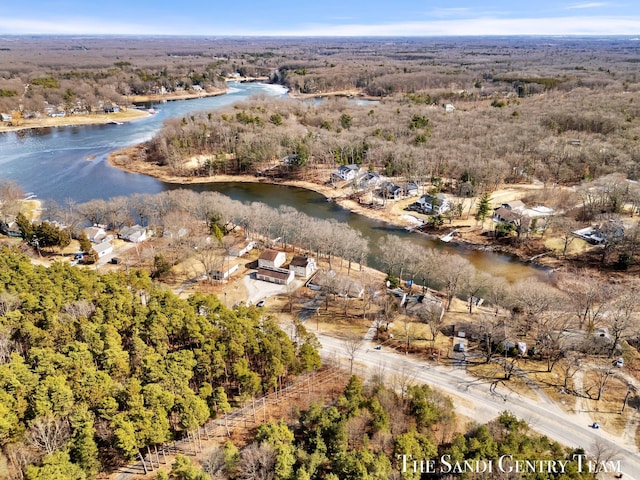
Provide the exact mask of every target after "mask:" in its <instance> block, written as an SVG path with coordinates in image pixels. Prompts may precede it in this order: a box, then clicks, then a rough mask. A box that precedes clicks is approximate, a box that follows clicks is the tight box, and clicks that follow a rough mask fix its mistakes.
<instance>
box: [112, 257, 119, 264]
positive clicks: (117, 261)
mask: <svg viewBox="0 0 640 480" xmlns="http://www.w3.org/2000/svg"><path fill="white" fill-rule="evenodd" d="M111 263H113V264H114V265H118V264H119V263H120V259H119V258H118V257H113V258H112V259H111Z"/></svg>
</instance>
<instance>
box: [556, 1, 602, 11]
mask: <svg viewBox="0 0 640 480" xmlns="http://www.w3.org/2000/svg"><path fill="white" fill-rule="evenodd" d="M607 5H608V3H606V2H588V3H576V4H573V5H568V6H567V7H566V9H567V10H576V9H584V8H600V7H606V6H607Z"/></svg>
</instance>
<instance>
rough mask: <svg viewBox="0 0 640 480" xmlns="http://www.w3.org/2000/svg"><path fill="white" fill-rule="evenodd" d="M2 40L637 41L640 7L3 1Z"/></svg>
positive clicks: (518, 2)
mask: <svg viewBox="0 0 640 480" xmlns="http://www.w3.org/2000/svg"><path fill="white" fill-rule="evenodd" d="M0 34H70V35H75V34H96V35H103V34H116V35H120V34H140V35H209V36H210V35H219V36H227V35H243V36H245V35H251V36H264V35H270V36H271V35H273V36H434V35H435V36H437V35H639V36H640V2H638V0H620V1H583V2H580V1H575V2H571V1H566V2H565V1H548V0H535V1H522V0H509V1H506V0H493V1H490V0H448V1H447V0H422V1H419V0H413V1H412V0H368V1H362V0H296V1H292V0H279V1H273V2H269V1H267V0H243V1H240V2H238V3H235V2H233V1H225V2H220V1H215V0H171V1H169V0H153V1H149V0H145V1H141V0H127V1H124V0H103V1H102V2H95V1H93V0H27V1H26V2H17V1H11V0H0Z"/></svg>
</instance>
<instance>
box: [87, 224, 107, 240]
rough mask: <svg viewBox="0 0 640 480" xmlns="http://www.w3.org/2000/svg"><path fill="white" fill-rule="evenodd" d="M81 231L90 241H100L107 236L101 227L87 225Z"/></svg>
mask: <svg viewBox="0 0 640 480" xmlns="http://www.w3.org/2000/svg"><path fill="white" fill-rule="evenodd" d="M82 231H83V232H84V234H85V235H86V236H87V238H88V239H89V241H90V242H91V243H102V242H103V241H104V240H106V238H107V232H105V231H104V228H102V227H88V228H85V229H83V230H82Z"/></svg>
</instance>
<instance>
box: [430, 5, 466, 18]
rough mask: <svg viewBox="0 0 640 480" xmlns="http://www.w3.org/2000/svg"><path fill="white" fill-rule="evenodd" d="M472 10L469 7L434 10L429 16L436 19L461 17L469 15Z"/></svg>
mask: <svg viewBox="0 0 640 480" xmlns="http://www.w3.org/2000/svg"><path fill="white" fill-rule="evenodd" d="M470 13H471V9H469V8H467V7H451V8H434V9H433V10H431V11H430V12H429V13H428V14H429V15H430V16H432V17H436V18H449V17H459V16H460V15H469V14H470Z"/></svg>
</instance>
